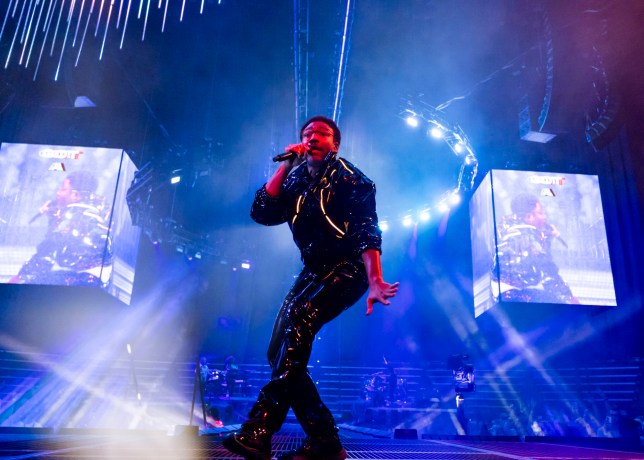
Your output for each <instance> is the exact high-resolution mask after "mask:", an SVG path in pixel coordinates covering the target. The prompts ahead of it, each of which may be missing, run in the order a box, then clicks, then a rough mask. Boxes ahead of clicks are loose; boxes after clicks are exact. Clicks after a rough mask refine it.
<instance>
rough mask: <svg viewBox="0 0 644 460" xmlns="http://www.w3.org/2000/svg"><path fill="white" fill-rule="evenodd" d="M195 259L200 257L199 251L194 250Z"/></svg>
mask: <svg viewBox="0 0 644 460" xmlns="http://www.w3.org/2000/svg"><path fill="white" fill-rule="evenodd" d="M195 259H201V253H200V252H198V251H197V252H195Z"/></svg>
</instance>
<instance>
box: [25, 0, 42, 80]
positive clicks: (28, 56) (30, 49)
mask: <svg viewBox="0 0 644 460" xmlns="http://www.w3.org/2000/svg"><path fill="white" fill-rule="evenodd" d="M43 11H45V2H44V0H43V2H42V3H41V6H40V13H38V19H37V20H36V26H35V27H34V37H33V40H31V46H30V47H29V53H27V60H26V61H25V68H27V67H28V66H29V59H30V58H31V52H32V51H33V49H34V44H35V43H36V35H37V34H38V26H39V25H40V19H41V18H42V13H43Z"/></svg>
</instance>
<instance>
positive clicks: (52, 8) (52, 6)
mask: <svg viewBox="0 0 644 460" xmlns="http://www.w3.org/2000/svg"><path fill="white" fill-rule="evenodd" d="M56 1H57V0H54V1H53V2H51V3H50V4H49V9H48V10H47V16H48V18H45V23H46V25H45V26H43V27H44V32H45V37H44V38H43V41H42V46H41V47H40V54H39V55H38V63H37V64H36V70H35V71H34V78H33V79H34V80H35V79H36V76H37V75H38V69H39V68H40V61H41V59H42V53H43V52H44V51H45V43H47V36H48V35H49V26H51V20H52V18H53V17H54V11H55V10H56ZM50 12H51V15H49V13H50Z"/></svg>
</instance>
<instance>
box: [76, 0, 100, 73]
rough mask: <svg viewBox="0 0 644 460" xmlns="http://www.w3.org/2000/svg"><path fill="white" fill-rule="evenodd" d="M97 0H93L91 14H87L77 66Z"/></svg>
mask: <svg viewBox="0 0 644 460" xmlns="http://www.w3.org/2000/svg"><path fill="white" fill-rule="evenodd" d="M95 1H96V0H92V4H91V6H90V8H89V14H88V15H87V21H86V22H85V30H83V38H81V43H80V46H79V47H78V55H77V56H76V63H75V64H74V65H75V66H78V61H79V60H80V55H81V52H82V51H83V45H84V44H85V36H86V35H87V29H88V28H89V21H90V20H91V19H92V13H93V12H94V3H95Z"/></svg>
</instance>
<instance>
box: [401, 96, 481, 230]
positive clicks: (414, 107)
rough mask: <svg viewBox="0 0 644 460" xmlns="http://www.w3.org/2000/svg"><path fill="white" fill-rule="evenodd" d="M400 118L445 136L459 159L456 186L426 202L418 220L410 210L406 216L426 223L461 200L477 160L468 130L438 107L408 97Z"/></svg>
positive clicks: (475, 171) (475, 168) (440, 136)
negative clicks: (435, 199)
mask: <svg viewBox="0 0 644 460" xmlns="http://www.w3.org/2000/svg"><path fill="white" fill-rule="evenodd" d="M399 117H400V118H401V119H403V120H404V121H405V122H407V123H409V124H410V125H412V126H415V127H416V128H418V129H425V130H427V131H428V132H431V131H434V133H435V136H436V137H438V138H440V139H442V140H443V141H444V142H445V143H446V144H447V146H448V147H449V148H450V150H451V151H452V153H453V154H454V155H455V156H456V158H458V159H459V161H460V169H459V174H458V179H457V182H456V184H455V185H454V187H453V188H450V189H448V190H446V191H445V192H444V193H443V194H442V195H440V197H439V199H438V200H437V201H436V203H434V205H432V206H429V205H427V206H424V207H423V208H422V209H420V210H419V211H418V212H417V213H416V214H417V219H414V218H413V216H412V215H413V214H414V213H412V212H411V211H410V212H408V213H407V214H406V215H405V218H408V219H409V218H410V217H411V219H412V221H413V222H419V221H420V222H424V221H427V220H429V218H430V216H431V215H434V214H437V213H438V214H442V213H444V212H446V211H447V210H449V209H451V208H453V207H454V206H456V205H457V204H458V203H460V201H461V195H462V194H463V193H465V192H467V191H469V190H471V189H472V187H473V186H474V180H475V178H476V175H477V173H478V160H477V158H476V154H475V152H474V148H473V147H472V143H471V142H470V140H469V139H468V137H467V135H466V134H465V132H464V131H463V130H462V129H461V127H460V126H459V125H458V124H456V123H453V122H451V121H450V120H449V119H448V118H447V116H446V115H445V113H444V112H443V111H441V110H439V109H437V108H436V107H433V106H430V105H428V104H425V103H422V102H419V103H413V102H412V101H410V100H407V101H405V102H404V103H403V108H402V109H401V111H400V113H399Z"/></svg>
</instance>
